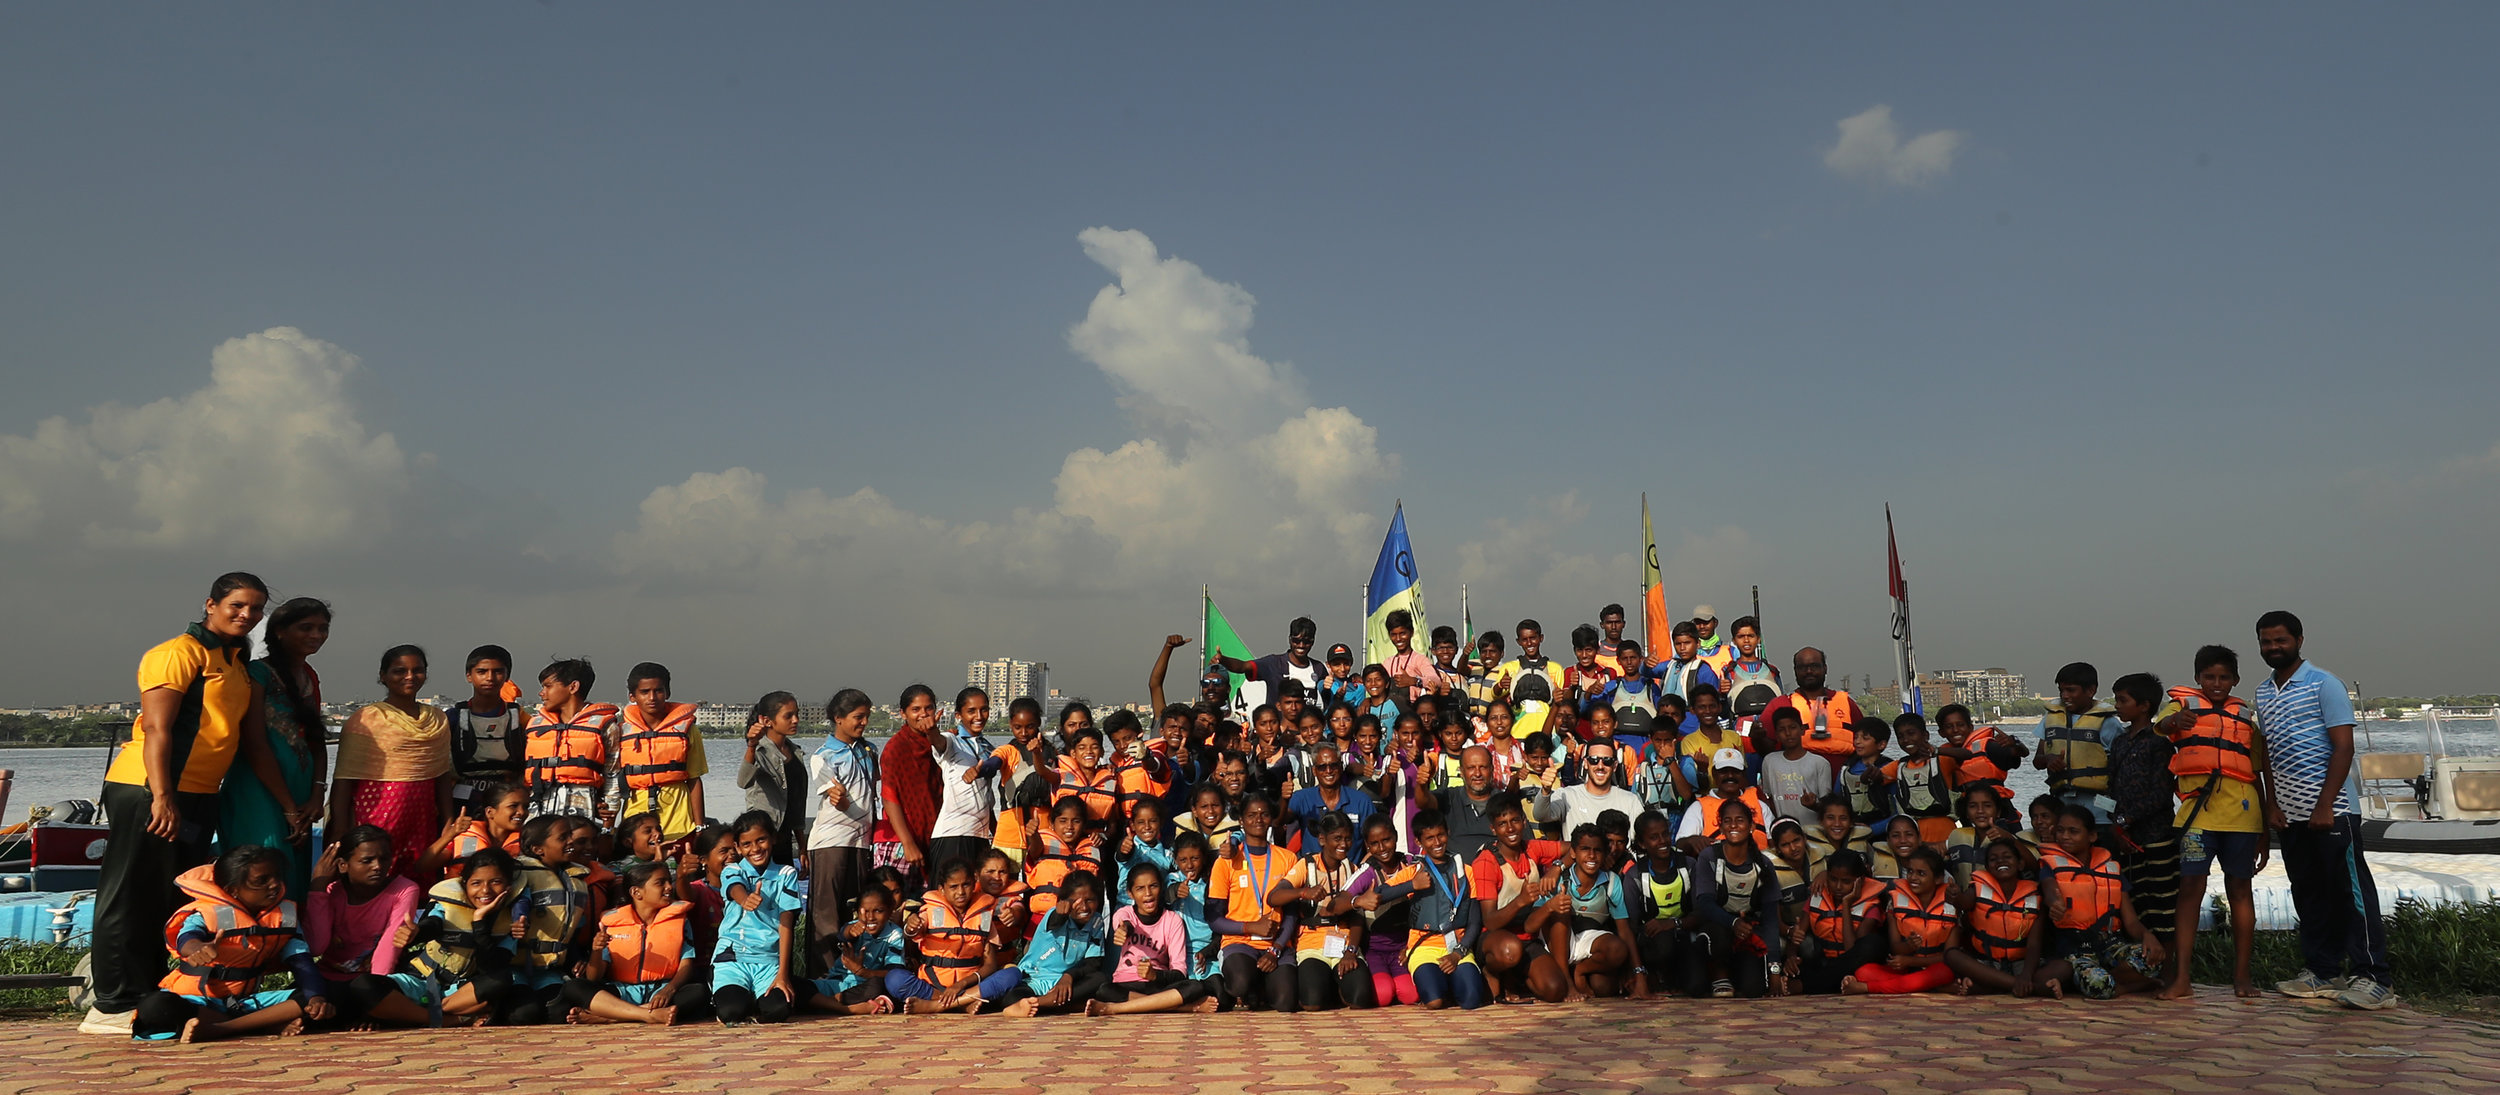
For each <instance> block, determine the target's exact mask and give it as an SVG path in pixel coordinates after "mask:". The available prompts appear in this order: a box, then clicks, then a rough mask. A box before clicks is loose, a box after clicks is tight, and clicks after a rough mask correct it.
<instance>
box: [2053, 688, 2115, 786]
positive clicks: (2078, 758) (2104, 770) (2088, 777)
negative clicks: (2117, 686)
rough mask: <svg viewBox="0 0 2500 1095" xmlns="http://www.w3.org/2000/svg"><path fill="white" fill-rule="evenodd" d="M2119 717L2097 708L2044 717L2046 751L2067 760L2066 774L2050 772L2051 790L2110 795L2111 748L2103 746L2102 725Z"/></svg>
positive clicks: (2059, 711) (2104, 709)
mask: <svg viewBox="0 0 2500 1095" xmlns="http://www.w3.org/2000/svg"><path fill="white" fill-rule="evenodd" d="M2116 717H2117V713H2116V712H2114V711H2110V710H2108V709H2106V708H2097V707H2096V708H2094V709H2092V710H2090V711H2086V712H2084V713H2083V714H2080V715H2077V714H2072V713H2069V712H2067V711H2064V710H2058V711H2051V712H2049V713H2048V714H2047V715H2045V716H2042V717H2041V720H2040V733H2041V737H2042V738H2043V739H2045V740H2044V742H2043V744H2042V745H2041V749H2042V751H2044V752H2047V753H2048V754H2049V755H2050V756H2054V757H2063V758H2065V761H2066V769H2065V771H2062V772H2051V773H2049V789H2050V790H2053V791H2058V792H2061V793H2062V792H2067V791H2076V792H2081V793H2084V794H2093V795H2101V794H2107V793H2109V773H2110V768H2109V747H2108V746H2105V745H2103V744H2101V722H2102V720H2104V719H2111V718H2116ZM2086 723H2089V724H2090V725H2085V724H2086Z"/></svg>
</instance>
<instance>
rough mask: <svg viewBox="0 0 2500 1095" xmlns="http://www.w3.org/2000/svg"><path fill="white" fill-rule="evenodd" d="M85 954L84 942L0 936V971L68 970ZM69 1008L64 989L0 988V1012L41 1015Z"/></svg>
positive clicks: (11, 1015)
mask: <svg viewBox="0 0 2500 1095" xmlns="http://www.w3.org/2000/svg"><path fill="white" fill-rule="evenodd" d="M86 956H87V948H86V947H85V946H84V945H72V944H68V943H29V942H26V941H24V940H19V939H0V974H8V973H68V972H70V971H71V970H74V969H76V968H77V967H78V960H79V959H81V958H85V957H86ZM69 1010H70V1007H69V990H68V989H0V1016H6V1017H8V1018H12V1019H43V1018H50V1017H53V1016H56V1015H66V1014H69Z"/></svg>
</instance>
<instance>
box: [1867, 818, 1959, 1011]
mask: <svg viewBox="0 0 2500 1095" xmlns="http://www.w3.org/2000/svg"><path fill="white" fill-rule="evenodd" d="M1950 878H1951V876H1950V875H1948V874H1946V873H1945V866H1944V857H1943V856H1941V855H1938V854H1936V850H1935V849H1934V848H1929V847H1925V846H1921V847H1919V848H1916V849H1914V850H1912V851H1911V852H1910V855H1909V858H1908V859H1907V860H1906V861H1904V862H1903V863H1902V864H1901V883H1900V885H1897V886H1894V887H1893V888H1892V897H1891V899H1890V902H1889V903H1890V905H1891V916H1890V917H1889V920H1890V922H1891V923H1890V925H1889V927H1888V929H1887V930H1888V932H1889V938H1890V940H1891V949H1892V953H1891V954H1889V955H1886V956H1885V957H1884V960H1883V961H1881V962H1869V963H1867V964H1866V965H1863V966H1860V967H1858V971H1857V972H1856V973H1854V974H1852V975H1850V976H1848V977H1844V978H1842V979H1841V982H1840V991H1841V992H1843V993H1848V994H1851V995H1856V994H1861V993H1870V992H1871V993H1879V994H1884V995H1894V994H1899V993H1910V992H1929V991H1933V990H1935V989H1940V988H1943V987H1945V986H1946V985H1949V984H1952V983H1953V968H1952V967H1951V966H1947V965H1945V964H1944V952H1945V949H1946V948H1948V947H1951V946H1953V945H1954V944H1956V943H1959V942H1960V941H1961V933H1962V910H1961V909H1960V908H1958V907H1956V906H1955V905H1954V904H1953V890H1952V887H1951V886H1950V885H1949V884H1948V882H1949V879H1950Z"/></svg>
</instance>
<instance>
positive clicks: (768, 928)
mask: <svg viewBox="0 0 2500 1095" xmlns="http://www.w3.org/2000/svg"><path fill="white" fill-rule="evenodd" d="M729 831H730V834H731V838H732V839H733V840H735V841H736V842H737V846H738V858H737V859H735V860H733V861H731V862H730V864H729V866H727V867H725V868H722V870H721V875H720V881H721V896H722V897H723V898H724V899H726V901H727V908H726V909H725V910H724V911H723V913H722V916H721V923H720V950H719V951H717V952H715V953H714V954H713V955H712V1011H713V1014H715V1015H716V1016H718V1017H719V1019H720V1021H721V1025H722V1026H732V1025H735V1024H739V1023H744V1022H747V1021H749V1020H754V1021H756V1022H762V1023H778V1022H782V1021H784V1020H786V1019H788V1018H790V1013H791V1011H792V1010H793V1009H795V1008H797V1007H798V1006H799V1005H801V1004H804V1003H806V999H805V998H804V997H803V996H801V993H802V992H805V993H806V994H808V995H813V994H814V989H813V987H812V986H811V987H809V988H807V989H800V988H799V987H798V986H797V985H796V984H794V983H793V982H792V981H791V979H790V953H791V936H792V935H793V934H794V932H793V930H792V929H793V925H794V924H795V923H796V922H797V920H798V912H799V909H800V908H801V907H803V905H804V903H805V899H804V898H802V897H801V896H800V895H799V892H798V887H799V872H798V870H797V869H796V868H794V867H791V866H790V865H788V864H786V863H775V862H773V838H774V836H775V834H776V833H777V832H778V826H775V825H774V824H773V816H772V815H771V814H768V813H765V812H764V811H762V810H749V811H747V812H745V813H743V814H740V815H738V819H737V820H735V821H732V822H730V823H729Z"/></svg>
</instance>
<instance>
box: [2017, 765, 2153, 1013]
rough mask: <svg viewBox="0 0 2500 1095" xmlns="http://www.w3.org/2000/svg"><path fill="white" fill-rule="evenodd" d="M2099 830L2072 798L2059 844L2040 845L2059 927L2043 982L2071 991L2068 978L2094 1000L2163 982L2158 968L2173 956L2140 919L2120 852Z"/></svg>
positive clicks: (2043, 883)
mask: <svg viewBox="0 0 2500 1095" xmlns="http://www.w3.org/2000/svg"><path fill="white" fill-rule="evenodd" d="M2097 829H2098V825H2097V824H2096V823H2095V819H2094V817H2093V815H2092V808H2091V807H2089V806H2084V805H2080V804H2073V803H2070V804H2068V805H2065V806H2062V807H2060V808H2059V809H2058V813H2057V828H2056V829H2055V830H2054V832H2055V833H2056V835H2057V842H2056V843H2055V844H2051V845H2047V846H2045V847H2042V848H2041V849H2040V891H2041V893H2042V894H2043V895H2044V896H2045V897H2046V899H2047V900H2046V902H2045V904H2046V906H2047V909H2046V911H2047V913H2048V916H2049V921H2050V924H2051V926H2052V927H2053V929H2054V930H2053V931H2052V932H2051V934H2050V936H2049V940H2050V944H2051V946H2050V955H2051V957H2050V958H2049V960H2048V961H2046V962H2043V963H2042V964H2041V966H2040V973H2039V980H2040V984H2041V985H2042V986H2043V987H2044V988H2046V989H2047V991H2048V993H2049V995H2051V996H2064V995H2065V985H2066V984H2068V983H2072V984H2073V985H2074V987H2076V988H2077V989H2080V990H2082V992H2083V995H2084V998H2086V999H2090V1000H2109V999H2114V998H2116V997H2118V996H2119V995H2121V994H2123V993H2130V992H2149V991H2152V990H2153V989H2156V988H2158V987H2160V986H2159V984H2158V983H2157V982H2155V981H2154V980H2153V972H2154V971H2155V970H2158V969H2160V968H2161V964H2162V960H2163V959H2164V958H2165V957H2166V954H2165V953H2164V951H2163V949H2162V945H2161V940H2159V939H2156V938H2154V937H2153V936H2152V935H2151V934H2150V933H2148V932H2146V931H2145V930H2144V925H2143V923H2142V922H2140V921H2138V920H2137V919H2136V918H2135V903H2134V902H2132V901H2129V900H2128V899H2127V883H2126V879H2125V877H2124V876H2123V875H2122V874H2121V873H2120V871H2119V867H2118V860H2117V858H2116V857H2114V856H2112V855H2110V854H2109V852H2107V851H2106V850H2104V849H2101V848H2096V847H2093V846H2092V840H2093V835H2094V832H2095V831H2096V830H2097ZM2129 940H2134V941H2135V942H2129Z"/></svg>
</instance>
